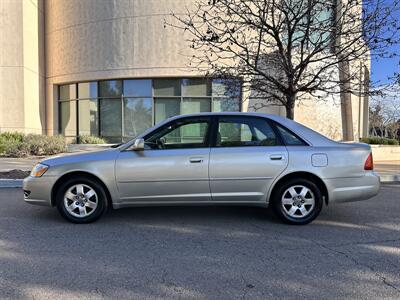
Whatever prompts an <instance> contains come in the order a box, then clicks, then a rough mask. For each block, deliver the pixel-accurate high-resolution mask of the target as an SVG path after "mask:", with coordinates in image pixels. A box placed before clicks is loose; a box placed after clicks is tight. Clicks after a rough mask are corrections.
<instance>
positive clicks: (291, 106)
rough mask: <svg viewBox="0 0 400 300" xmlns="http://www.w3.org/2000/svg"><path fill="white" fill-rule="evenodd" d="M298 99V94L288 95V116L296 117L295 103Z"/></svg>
mask: <svg viewBox="0 0 400 300" xmlns="http://www.w3.org/2000/svg"><path fill="white" fill-rule="evenodd" d="M295 101H296V94H291V95H286V118H288V119H291V120H293V119H294V103H295Z"/></svg>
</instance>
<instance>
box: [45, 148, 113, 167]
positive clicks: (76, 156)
mask: <svg viewBox="0 0 400 300" xmlns="http://www.w3.org/2000/svg"><path fill="white" fill-rule="evenodd" d="M118 153H119V149H113V148H111V149H105V150H100V151H91V152H80V153H68V154H61V155H55V156H51V157H49V158H47V159H44V160H42V161H41V162H40V163H42V164H45V165H48V166H57V165H61V164H73V163H79V162H88V161H97V160H102V161H104V160H115V159H116V157H117V155H118Z"/></svg>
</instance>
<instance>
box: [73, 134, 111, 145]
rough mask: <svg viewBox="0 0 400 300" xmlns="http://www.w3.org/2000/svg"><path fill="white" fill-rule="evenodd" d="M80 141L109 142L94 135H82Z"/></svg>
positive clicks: (91, 142) (81, 142) (83, 142)
mask: <svg viewBox="0 0 400 300" xmlns="http://www.w3.org/2000/svg"><path fill="white" fill-rule="evenodd" d="M79 143H80V144H107V142H106V141H105V140H104V139H102V138H100V137H98V136H92V135H81V136H79Z"/></svg>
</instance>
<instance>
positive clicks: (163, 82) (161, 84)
mask: <svg viewBox="0 0 400 300" xmlns="http://www.w3.org/2000/svg"><path fill="white" fill-rule="evenodd" d="M153 88H154V96H156V97H171V96H180V95H181V82H180V80H179V79H156V80H154V81H153Z"/></svg>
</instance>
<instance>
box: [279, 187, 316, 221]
mask: <svg viewBox="0 0 400 300" xmlns="http://www.w3.org/2000/svg"><path fill="white" fill-rule="evenodd" d="M281 203H282V208H283V211H284V212H285V213H286V214H287V215H288V216H290V217H292V218H304V217H306V216H308V215H309V214H310V213H311V212H312V210H313V209H314V206H315V196H314V194H313V192H312V191H311V190H310V189H309V188H308V187H306V186H304V185H294V186H291V187H289V188H288V189H287V190H285V192H284V193H283V195H282V201H281Z"/></svg>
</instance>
